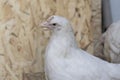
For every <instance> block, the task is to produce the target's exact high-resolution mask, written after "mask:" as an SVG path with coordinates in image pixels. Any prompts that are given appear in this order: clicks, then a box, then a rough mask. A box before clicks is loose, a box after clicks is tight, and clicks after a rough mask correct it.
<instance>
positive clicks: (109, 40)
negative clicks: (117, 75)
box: [104, 21, 120, 63]
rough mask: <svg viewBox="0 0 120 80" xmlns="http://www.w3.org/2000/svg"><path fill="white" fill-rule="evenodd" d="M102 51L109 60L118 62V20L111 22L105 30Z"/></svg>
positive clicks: (119, 54) (119, 27)
mask: <svg viewBox="0 0 120 80" xmlns="http://www.w3.org/2000/svg"><path fill="white" fill-rule="evenodd" d="M104 45H105V47H104V53H105V55H108V54H109V55H110V58H111V62H113V63H120V21H118V22H116V23H113V24H112V25H111V26H110V27H109V28H108V30H107V31H106V32H105V41H104Z"/></svg>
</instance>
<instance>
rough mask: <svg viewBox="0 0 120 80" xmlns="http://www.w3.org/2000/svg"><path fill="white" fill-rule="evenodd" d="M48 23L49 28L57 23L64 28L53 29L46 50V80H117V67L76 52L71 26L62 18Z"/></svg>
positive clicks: (83, 52) (117, 65)
mask: <svg viewBox="0 0 120 80" xmlns="http://www.w3.org/2000/svg"><path fill="white" fill-rule="evenodd" d="M56 18H57V20H58V21H57V20H56ZM54 19H55V20H54ZM49 20H50V21H47V22H48V23H49V25H51V23H53V22H54V23H55V22H56V23H58V24H62V25H63V26H62V25H61V27H59V29H54V30H53V32H52V36H51V39H50V42H49V44H48V46H47V49H46V53H45V73H46V77H47V79H48V80H120V64H112V63H108V62H105V61H103V60H101V59H99V58H97V57H94V56H92V55H90V54H89V53H87V52H85V51H83V50H81V49H79V48H78V47H77V43H76V41H75V37H74V33H73V30H72V27H71V25H70V23H69V22H66V19H65V18H61V17H59V16H54V18H53V20H52V19H49ZM51 20H52V21H51ZM59 20H60V21H59ZM62 21H64V22H62ZM61 22H62V23H61ZM56 27H57V26H56ZM63 27H64V28H63ZM54 28H55V27H54Z"/></svg>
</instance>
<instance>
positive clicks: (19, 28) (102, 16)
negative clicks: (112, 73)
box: [0, 0, 120, 80]
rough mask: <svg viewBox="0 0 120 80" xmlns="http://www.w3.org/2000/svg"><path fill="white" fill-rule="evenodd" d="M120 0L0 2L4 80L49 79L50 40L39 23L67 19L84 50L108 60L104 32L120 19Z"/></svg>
mask: <svg viewBox="0 0 120 80" xmlns="http://www.w3.org/2000/svg"><path fill="white" fill-rule="evenodd" d="M119 3H120V0H103V1H102V0H63V1H62V0H0V80H45V76H44V51H45V48H46V45H47V43H48V40H49V38H50V32H49V31H43V30H42V29H41V28H40V27H39V26H38V24H39V23H41V22H42V21H44V20H46V19H47V18H48V17H49V16H51V15H60V16H64V17H66V18H67V19H68V20H70V21H71V24H72V25H73V29H74V33H75V36H76V40H77V43H78V45H79V47H80V48H82V49H83V50H85V51H87V52H89V53H91V54H92V55H95V56H97V57H99V58H102V59H104V60H106V58H107V56H104V54H103V45H99V46H96V44H97V43H98V41H99V38H100V37H101V35H102V33H103V32H105V30H106V29H107V28H108V27H109V25H110V24H111V23H112V22H115V21H117V20H119V19H120V17H119V16H120V10H119V7H120V5H119Z"/></svg>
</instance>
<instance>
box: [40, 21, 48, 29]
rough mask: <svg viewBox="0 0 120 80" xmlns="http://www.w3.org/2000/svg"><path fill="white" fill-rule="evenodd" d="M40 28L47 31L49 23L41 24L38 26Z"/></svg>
mask: <svg viewBox="0 0 120 80" xmlns="http://www.w3.org/2000/svg"><path fill="white" fill-rule="evenodd" d="M40 26H41V27H42V28H43V29H45V30H47V29H48V27H49V23H48V22H43V23H41V24H40Z"/></svg>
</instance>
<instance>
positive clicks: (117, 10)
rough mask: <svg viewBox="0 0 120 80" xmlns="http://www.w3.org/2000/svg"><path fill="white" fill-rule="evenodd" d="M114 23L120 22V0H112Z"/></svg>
mask: <svg viewBox="0 0 120 80" xmlns="http://www.w3.org/2000/svg"><path fill="white" fill-rule="evenodd" d="M110 6H111V14H112V20H113V22H116V21H118V20H120V0H110Z"/></svg>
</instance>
